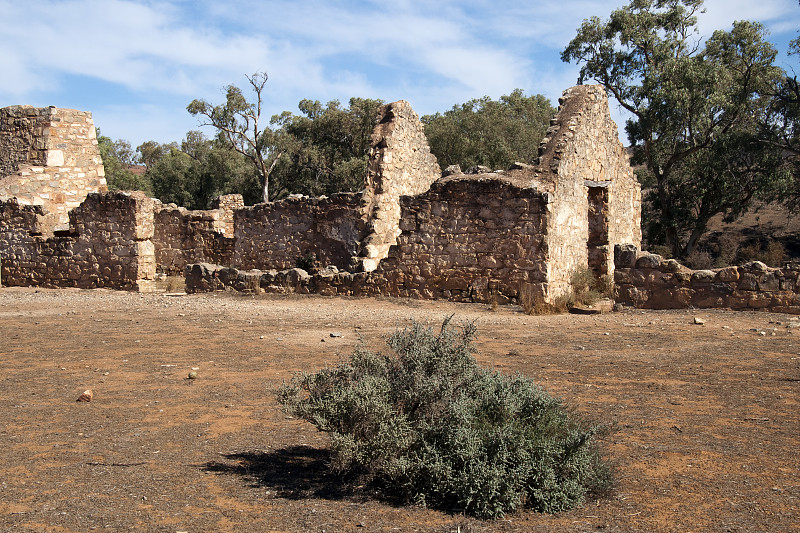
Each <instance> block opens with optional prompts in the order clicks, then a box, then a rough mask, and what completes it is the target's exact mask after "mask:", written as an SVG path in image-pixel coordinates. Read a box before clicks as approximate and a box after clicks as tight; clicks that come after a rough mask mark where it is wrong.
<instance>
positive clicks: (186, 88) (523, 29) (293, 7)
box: [0, 0, 800, 143]
mask: <svg viewBox="0 0 800 533" xmlns="http://www.w3.org/2000/svg"><path fill="white" fill-rule="evenodd" d="M624 2H625V0H564V1H562V2H560V3H553V2H550V3H544V2H519V1H517V0H438V1H437V2H435V3H434V2H427V1H422V0H394V1H392V2H385V0H305V1H304V2H302V3H299V2H297V1H296V0H228V1H224V2H220V1H219V0H194V1H189V0H36V1H28V2H20V1H17V0H0V105H10V104H13V103H34V104H36V105H50V104H55V105H65V104H64V102H67V103H69V102H79V103H80V105H82V106H87V107H88V108H89V109H90V110H93V111H95V115H96V119H97V120H98V122H99V121H100V120H101V119H102V120H104V121H105V120H108V121H109V124H108V127H107V126H106V125H103V128H104V130H105V132H106V133H107V134H109V135H112V136H119V137H126V136H127V137H129V138H131V140H133V141H134V143H136V142H138V141H140V140H145V139H146V138H156V139H158V140H164V141H166V140H175V137H174V132H175V131H179V130H178V128H182V130H181V131H184V132H185V131H186V130H187V129H189V128H191V127H193V126H194V125H195V122H194V119H193V118H192V117H190V116H188V114H187V113H186V111H185V107H186V104H188V102H189V101H190V100H191V99H192V98H206V99H208V100H211V101H213V102H219V101H221V100H222V98H224V93H223V90H222V88H223V87H224V86H225V85H227V84H229V83H235V84H237V85H242V84H246V80H245V79H244V75H245V74H251V73H253V72H256V71H259V70H266V71H267V72H269V74H270V81H269V84H268V93H269V94H268V110H267V112H268V113H269V114H272V113H277V112H280V111H282V110H285V109H294V108H295V106H296V104H297V102H298V101H299V100H300V99H302V98H312V99H319V100H323V101H327V100H331V99H339V100H342V101H346V100H347V99H348V98H349V97H351V96H364V97H373V98H383V99H385V100H394V99H400V98H405V99H408V100H410V101H411V102H412V104H413V105H414V106H415V108H416V109H417V110H418V111H419V112H420V113H431V112H435V111H443V110H445V109H448V108H449V107H451V106H452V105H454V104H456V103H459V102H463V101H465V100H467V99H469V98H476V97H480V96H483V95H489V96H492V97H495V98H496V97H499V96H500V95H502V94H507V93H509V92H510V91H512V90H513V89H515V88H517V87H520V88H523V89H525V90H526V91H527V92H528V93H529V94H530V93H542V94H545V95H546V96H548V97H550V98H552V99H555V98H557V97H558V95H559V94H560V92H561V91H562V90H563V89H564V88H566V87H568V86H570V85H572V84H574V83H575V80H576V78H577V67H576V66H574V65H565V64H563V63H561V61H560V59H559V52H560V50H561V49H562V48H563V47H564V46H565V45H566V44H567V43H568V42H569V40H570V39H571V38H572V37H573V36H574V35H575V31H576V29H577V28H578V26H579V25H580V23H581V22H582V20H583V19H585V18H588V17H591V16H593V15H597V16H601V17H607V16H608V15H609V14H610V13H611V11H612V10H613V9H615V8H617V7H619V6H620V5H622V4H623V3H624ZM706 4H707V10H708V13H707V14H706V15H704V16H703V17H702V18H701V30H702V31H703V32H707V31H708V32H709V33H710V31H711V30H713V29H717V28H720V27H721V28H727V27H730V23H731V22H732V21H733V20H736V19H743V18H747V19H758V20H762V21H764V22H768V23H769V24H770V27H771V29H772V30H773V34H774V33H775V32H776V31H780V32H785V35H790V36H794V35H795V33H794V32H793V31H792V30H793V28H797V27H800V20H798V19H799V18H800V8H798V6H797V5H796V0H759V1H758V2H753V1H752V0H707V2H706ZM19 21H25V23H24V24H20V22H19ZM792 24H794V26H792ZM81 84H90V85H92V87H89V86H86V85H81ZM81 91H83V92H82V94H81ZM98 91H102V96H103V98H100V99H98V101H97V102H94V101H93V100H91V98H93V97H94V96H95V94H96V93H97V92H98ZM87 95H89V96H88V97H87ZM87 102H88V103H87ZM68 105H78V103H76V104H68ZM148 127H151V128H152V131H153V133H152V134H151V135H149V136H148V135H145V134H144V133H142V132H145V131H146V130H147V128H148ZM112 130H113V131H112ZM129 132H132V133H129ZM140 135H145V136H144V137H139V136H140ZM167 135H170V136H172V137H171V138H168V137H166V136H167Z"/></svg>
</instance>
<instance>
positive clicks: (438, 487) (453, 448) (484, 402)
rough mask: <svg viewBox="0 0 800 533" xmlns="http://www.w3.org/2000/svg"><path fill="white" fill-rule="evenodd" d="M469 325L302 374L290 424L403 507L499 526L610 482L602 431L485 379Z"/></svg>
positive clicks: (552, 403) (556, 405)
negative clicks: (518, 513)
mask: <svg viewBox="0 0 800 533" xmlns="http://www.w3.org/2000/svg"><path fill="white" fill-rule="evenodd" d="M475 331H476V328H475V326H474V324H466V325H464V326H462V327H454V326H452V325H451V324H450V319H447V320H445V321H444V323H443V324H442V328H441V331H440V332H439V333H438V334H435V333H434V331H433V330H432V329H431V328H426V327H423V326H422V325H420V324H417V323H414V324H413V325H412V326H410V327H409V328H406V329H403V330H399V331H396V332H395V333H394V334H393V335H391V336H390V337H389V339H388V341H387V344H388V346H389V347H390V348H391V350H392V352H391V353H390V354H381V353H373V352H371V351H368V350H366V349H365V348H364V347H360V348H357V349H356V351H355V352H354V353H353V354H352V356H351V357H350V360H349V361H347V362H342V363H340V364H339V365H338V366H336V367H335V368H328V369H324V370H320V371H319V372H316V373H314V374H305V373H303V374H299V375H296V376H295V377H294V378H293V379H292V381H291V383H288V384H284V385H283V387H282V388H281V389H280V391H279V393H278V399H279V401H280V403H281V404H282V405H283V406H284V407H285V408H286V410H287V411H288V412H290V413H291V414H293V415H295V416H298V417H300V418H303V419H305V420H307V421H309V422H311V423H312V424H314V425H315V426H316V427H317V428H318V429H320V430H321V431H325V432H328V433H329V435H330V441H331V459H332V462H331V468H332V469H334V470H335V471H336V472H338V473H339V474H341V475H343V478H344V479H345V480H346V481H348V482H350V483H352V484H354V485H360V484H364V483H367V484H369V485H371V486H373V487H375V488H378V489H379V490H381V491H382V492H383V493H384V494H385V495H386V496H387V497H390V498H399V499H402V500H404V501H406V502H408V503H414V504H419V505H427V506H430V507H435V508H439V509H444V510H448V511H451V510H458V511H463V512H464V513H467V514H471V515H475V516H479V517H486V518H494V517H501V516H503V515H504V514H505V513H508V512H511V511H514V510H515V509H518V508H520V507H529V508H533V509H536V510H539V511H543V512H557V511H561V510H565V509H569V508H571V507H573V506H575V505H577V504H579V503H581V502H582V501H583V499H584V496H585V495H586V493H587V492H589V491H593V490H598V489H602V488H605V487H607V486H608V484H609V483H610V477H609V473H608V469H607V467H606V465H605V464H604V463H603V461H602V460H601V459H600V456H599V455H598V452H597V449H596V444H595V434H596V433H597V431H598V428H597V427H595V426H590V425H587V424H584V423H581V422H579V421H577V420H576V419H575V418H574V417H572V416H570V414H569V413H568V411H567V409H566V408H565V407H564V405H563V404H562V402H561V401H560V400H558V399H555V398H553V397H551V396H550V395H549V394H547V393H546V392H545V391H544V390H543V389H541V388H540V387H539V386H538V385H536V384H535V383H534V382H533V381H532V380H530V379H528V378H525V377H523V376H520V375H516V376H506V375H502V374H499V373H497V372H493V371H490V370H487V369H484V368H481V367H480V366H479V365H478V363H477V361H476V360H475V358H474V357H473V353H475V348H474V345H473V338H474V336H475Z"/></svg>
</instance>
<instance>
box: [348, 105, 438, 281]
mask: <svg viewBox="0 0 800 533" xmlns="http://www.w3.org/2000/svg"><path fill="white" fill-rule="evenodd" d="M441 175H442V171H441V169H440V168H439V164H438V163H437V162H436V157H435V156H434V155H433V154H431V150H430V147H429V146H428V141H427V139H426V138H425V130H424V128H423V126H422V123H421V122H420V120H419V116H418V115H417V114H416V113H415V112H414V110H413V109H411V104H409V103H408V102H406V101H405V100H400V101H399V102H394V103H392V104H386V105H384V106H382V107H381V109H380V111H379V113H378V120H377V126H376V127H375V131H374V132H373V134H372V141H371V148H370V154H369V167H368V169H367V183H366V189H365V192H364V195H363V208H362V209H363V211H362V216H363V219H364V220H365V222H366V225H367V235H366V237H365V238H364V240H363V242H362V243H361V247H360V248H361V249H360V251H359V254H358V255H359V258H358V259H357V260H356V262H355V265H354V267H355V269H356V270H364V271H366V272H369V271H372V270H375V269H376V268H377V266H378V263H380V261H381V260H382V259H383V258H384V257H386V254H387V253H388V252H389V248H390V247H391V246H392V245H393V244H395V243H396V242H397V237H398V236H399V235H400V231H401V230H400V227H399V224H400V216H401V213H400V203H399V200H400V197H401V196H415V195H417V194H421V193H423V192H425V191H427V190H428V189H429V188H430V186H431V184H432V183H433V182H434V181H436V180H437V179H438V178H439V177H440V176H441Z"/></svg>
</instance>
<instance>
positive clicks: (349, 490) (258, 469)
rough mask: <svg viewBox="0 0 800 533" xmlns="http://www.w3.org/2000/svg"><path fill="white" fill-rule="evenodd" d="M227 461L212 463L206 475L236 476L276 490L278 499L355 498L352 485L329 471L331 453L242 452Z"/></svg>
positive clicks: (309, 450) (310, 450)
mask: <svg viewBox="0 0 800 533" xmlns="http://www.w3.org/2000/svg"><path fill="white" fill-rule="evenodd" d="M223 457H224V458H225V459H226V460H225V461H210V462H208V463H206V464H205V465H203V466H202V469H203V470H204V471H206V472H215V473H218V474H234V475H238V476H242V477H245V478H249V479H251V480H252V481H253V482H254V483H255V484H257V485H258V486H261V487H267V488H269V489H271V490H274V491H275V493H276V496H277V497H280V498H287V499H294V500H300V499H304V498H324V499H327V500H342V499H352V498H353V497H355V496H358V494H356V493H355V492H354V490H353V487H352V485H350V484H348V483H347V482H346V481H345V480H343V479H342V478H340V477H339V476H336V475H335V474H332V473H331V472H330V470H329V469H328V465H329V464H330V452H329V451H328V450H325V449H319V448H312V447H310V446H291V447H289V448H283V449H280V450H275V451H272V452H241V453H232V454H226V455H223Z"/></svg>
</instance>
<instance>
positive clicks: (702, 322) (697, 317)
mask: <svg viewBox="0 0 800 533" xmlns="http://www.w3.org/2000/svg"><path fill="white" fill-rule="evenodd" d="M694 323H695V324H697V325H698V326H702V325H703V324H705V323H706V321H705V319H702V318H700V317H699V316H696V317H694Z"/></svg>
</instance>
